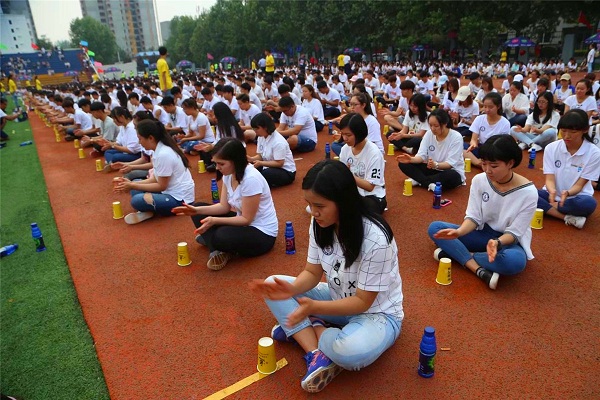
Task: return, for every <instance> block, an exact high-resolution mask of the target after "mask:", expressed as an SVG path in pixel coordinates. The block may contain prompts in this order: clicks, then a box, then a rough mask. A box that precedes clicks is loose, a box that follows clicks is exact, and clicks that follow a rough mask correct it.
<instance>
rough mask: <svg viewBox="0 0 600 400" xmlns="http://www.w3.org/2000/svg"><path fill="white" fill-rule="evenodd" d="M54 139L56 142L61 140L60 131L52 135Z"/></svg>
mask: <svg viewBox="0 0 600 400" xmlns="http://www.w3.org/2000/svg"><path fill="white" fill-rule="evenodd" d="M54 139H56V143H59V142H60V141H61V138H60V133H58V132H57V133H56V134H55V135H54Z"/></svg>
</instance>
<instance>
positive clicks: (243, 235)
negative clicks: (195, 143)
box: [173, 137, 278, 271]
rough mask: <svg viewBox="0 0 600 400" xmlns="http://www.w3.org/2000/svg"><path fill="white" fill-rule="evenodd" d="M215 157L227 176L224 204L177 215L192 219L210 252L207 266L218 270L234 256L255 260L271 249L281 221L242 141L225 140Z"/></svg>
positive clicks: (199, 239) (182, 210)
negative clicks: (248, 157) (249, 159)
mask: <svg viewBox="0 0 600 400" xmlns="http://www.w3.org/2000/svg"><path fill="white" fill-rule="evenodd" d="M213 152H214V154H213V160H214V162H215V163H216V165H217V170H218V171H220V172H221V173H222V174H223V182H222V184H221V190H220V195H221V196H220V201H219V203H217V204H212V205H209V204H207V203H195V204H194V205H193V206H192V205H189V204H184V205H183V206H180V207H176V208H174V209H173V212H174V213H175V214H177V215H189V216H191V217H192V221H193V222H194V225H195V226H196V228H197V229H196V230H195V233H196V234H197V236H196V241H197V242H198V243H199V244H201V245H204V246H206V247H208V249H209V251H210V255H209V257H208V262H207V264H206V266H207V267H208V268H209V269H212V270H214V271H218V270H220V269H222V268H223V267H225V265H226V264H227V262H228V261H229V260H230V259H231V257H232V256H234V255H238V256H242V257H255V256H259V255H262V254H265V253H267V252H268V251H269V250H271V249H272V248H273V245H275V239H276V238H277V231H278V222H277V214H276V213H275V205H274V204H273V199H272V197H271V190H270V189H269V184H268V183H267V181H266V180H265V178H264V177H263V176H262V175H261V174H260V172H258V171H257V170H256V169H255V168H254V167H253V166H252V165H250V164H248V160H247V155H246V149H245V147H244V145H243V144H242V142H241V141H240V140H238V139H235V138H231V137H228V138H224V139H221V140H219V141H218V142H217V143H216V144H215V146H214V149H213ZM232 209H233V210H234V211H231V210H232Z"/></svg>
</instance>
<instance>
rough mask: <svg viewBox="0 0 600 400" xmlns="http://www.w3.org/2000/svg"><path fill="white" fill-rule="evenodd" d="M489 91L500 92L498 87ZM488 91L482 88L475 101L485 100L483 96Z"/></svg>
mask: <svg viewBox="0 0 600 400" xmlns="http://www.w3.org/2000/svg"><path fill="white" fill-rule="evenodd" d="M488 93H498V91H497V90H496V89H492V91H491V92H488ZM488 93H486V92H485V91H484V90H483V89H481V90H480V91H479V92H478V93H477V96H475V102H477V101H481V102H483V98H484V97H485V96H486V95H487V94H488Z"/></svg>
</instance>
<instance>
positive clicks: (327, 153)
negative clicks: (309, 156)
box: [325, 143, 331, 160]
mask: <svg viewBox="0 0 600 400" xmlns="http://www.w3.org/2000/svg"><path fill="white" fill-rule="evenodd" d="M325 158H326V159H328V160H329V159H330V158H331V147H330V146H329V143H325Z"/></svg>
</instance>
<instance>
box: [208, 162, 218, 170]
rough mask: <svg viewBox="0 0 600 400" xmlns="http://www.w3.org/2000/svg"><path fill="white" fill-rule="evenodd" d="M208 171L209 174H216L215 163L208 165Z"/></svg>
mask: <svg viewBox="0 0 600 400" xmlns="http://www.w3.org/2000/svg"><path fill="white" fill-rule="evenodd" d="M206 170H207V171H208V172H215V171H216V170H217V165H216V164H215V163H211V164H208V165H207V166H206Z"/></svg>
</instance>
